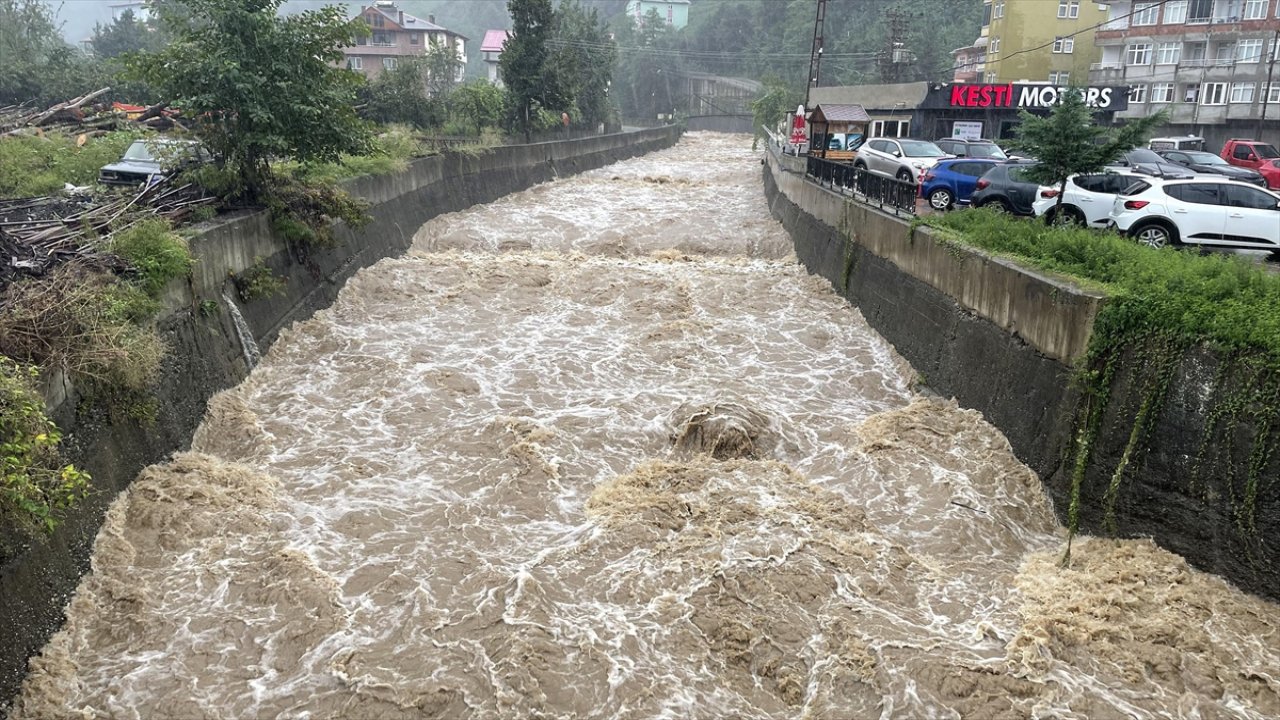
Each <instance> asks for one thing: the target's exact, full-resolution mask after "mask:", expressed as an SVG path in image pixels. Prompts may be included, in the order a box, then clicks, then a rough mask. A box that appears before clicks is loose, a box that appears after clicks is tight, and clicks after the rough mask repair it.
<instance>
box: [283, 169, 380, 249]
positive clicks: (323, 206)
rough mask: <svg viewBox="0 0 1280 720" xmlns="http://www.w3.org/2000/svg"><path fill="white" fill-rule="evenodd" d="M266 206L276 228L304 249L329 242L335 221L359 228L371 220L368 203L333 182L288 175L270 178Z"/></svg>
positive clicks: (329, 243)
mask: <svg viewBox="0 0 1280 720" xmlns="http://www.w3.org/2000/svg"><path fill="white" fill-rule="evenodd" d="M267 209H268V210H269V211H270V212H271V223H272V226H273V228H274V229H275V231H276V232H277V233H279V234H280V236H281V237H282V238H283V239H284V240H285V241H287V242H289V243H290V244H292V245H295V246H299V247H303V248H309V247H328V246H330V245H332V244H333V242H334V238H333V223H334V221H336V220H342V221H343V222H345V223H346V224H347V225H348V226H349V227H352V228H359V227H363V226H364V225H365V223H367V222H369V219H370V217H369V213H368V210H369V203H368V202H366V201H365V200H363V199H361V198H357V197H355V196H353V195H351V194H349V193H348V192H347V191H345V190H343V189H341V188H339V187H337V186H336V185H333V184H332V183H320V182H304V181H302V180H299V179H297V178H288V177H281V178H276V179H274V180H273V181H272V185H271V188H270V192H269V196H268V199H267Z"/></svg>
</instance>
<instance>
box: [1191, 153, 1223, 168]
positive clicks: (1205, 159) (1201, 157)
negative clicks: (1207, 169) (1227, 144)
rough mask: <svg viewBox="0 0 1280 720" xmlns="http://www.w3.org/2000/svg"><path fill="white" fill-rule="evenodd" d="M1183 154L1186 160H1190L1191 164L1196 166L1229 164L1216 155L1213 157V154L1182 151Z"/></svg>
mask: <svg viewBox="0 0 1280 720" xmlns="http://www.w3.org/2000/svg"><path fill="white" fill-rule="evenodd" d="M1183 154H1184V155H1186V156H1187V157H1188V158H1191V162H1193V163H1195V164H1197V165H1228V164H1229V163H1228V162H1227V161H1226V160H1223V159H1222V158H1220V157H1218V156H1217V155H1214V154H1213V153H1207V152H1186V151H1183Z"/></svg>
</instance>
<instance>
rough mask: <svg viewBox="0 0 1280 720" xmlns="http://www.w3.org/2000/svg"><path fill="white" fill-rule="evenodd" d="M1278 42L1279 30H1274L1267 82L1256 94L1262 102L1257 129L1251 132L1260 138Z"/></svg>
mask: <svg viewBox="0 0 1280 720" xmlns="http://www.w3.org/2000/svg"><path fill="white" fill-rule="evenodd" d="M1277 44H1280V30H1276V31H1275V34H1274V35H1273V36H1272V37H1271V53H1270V56H1269V57H1268V58H1267V84H1266V85H1263V86H1262V92H1261V93H1260V94H1259V96H1258V100H1260V101H1261V102H1262V113H1261V114H1260V115H1259V116H1258V131H1257V132H1255V133H1254V134H1253V136H1254V137H1256V138H1257V139H1259V140H1261V139H1262V125H1263V123H1265V122H1266V121H1267V97H1268V96H1269V95H1271V75H1272V73H1274V72H1275V69H1276V50H1277V49H1278V48H1277V47H1276V45H1277Z"/></svg>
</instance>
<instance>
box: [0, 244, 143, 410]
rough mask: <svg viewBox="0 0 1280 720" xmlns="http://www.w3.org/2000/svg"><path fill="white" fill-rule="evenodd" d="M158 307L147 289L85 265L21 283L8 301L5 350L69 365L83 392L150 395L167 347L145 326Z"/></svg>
mask: <svg viewBox="0 0 1280 720" xmlns="http://www.w3.org/2000/svg"><path fill="white" fill-rule="evenodd" d="M157 308H158V305H157V303H156V301H155V300H153V299H151V298H150V297H149V296H147V294H146V293H145V292H143V291H142V290H141V289H140V288H138V287H135V286H134V285H132V284H129V283H121V282H119V281H117V280H116V279H115V278H114V277H113V276H111V275H110V274H108V273H105V272H102V271H99V270H93V269H90V268H87V267H84V266H82V265H79V264H77V263H68V264H66V265H63V266H61V267H59V268H58V269H57V270H55V271H54V272H53V273H52V274H51V275H49V276H48V277H45V278H32V279H27V280H22V281H19V282H15V283H13V284H12V285H10V286H9V287H8V288H7V289H6V290H5V291H4V293H3V295H2V296H0V353H3V354H4V355H7V356H9V357H12V358H14V359H15V360H18V361H20V362H22V363H24V364H29V365H38V366H40V367H44V368H55V367H56V368H63V369H65V370H66V371H67V372H68V373H70V375H71V377H72V379H73V380H74V381H76V382H77V383H78V384H79V385H80V386H81V387H83V388H90V389H98V390H100V391H110V392H121V391H128V392H145V391H146V390H147V389H148V388H149V387H150V386H151V384H152V382H153V381H154V379H155V376H156V374H157V373H158V372H159V370H160V361H161V359H162V358H163V357H164V352H165V346H164V342H163V341H162V340H161V339H160V336H159V335H158V334H157V333H156V332H155V330H154V329H153V328H151V327H143V326H141V325H140V323H144V322H146V321H147V319H148V318H150V317H152V316H153V315H154V314H155V312H156V310H157Z"/></svg>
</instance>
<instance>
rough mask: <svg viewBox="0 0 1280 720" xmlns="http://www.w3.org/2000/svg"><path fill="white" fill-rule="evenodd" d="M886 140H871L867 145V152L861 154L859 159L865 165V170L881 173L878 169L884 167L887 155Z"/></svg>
mask: <svg viewBox="0 0 1280 720" xmlns="http://www.w3.org/2000/svg"><path fill="white" fill-rule="evenodd" d="M887 144H888V141H887V140H880V139H876V140H871V141H869V142H868V143H867V150H869V151H870V152H863V153H862V155H861V157H862V159H863V160H865V161H866V163H867V169H868V170H872V171H875V172H883V171H882V170H881V169H880V168H881V167H882V166H883V165H884V157H885V155H886V154H887V153H888V148H887Z"/></svg>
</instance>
